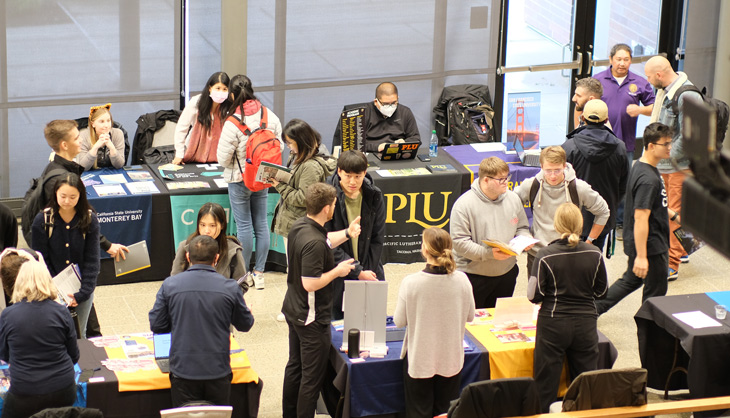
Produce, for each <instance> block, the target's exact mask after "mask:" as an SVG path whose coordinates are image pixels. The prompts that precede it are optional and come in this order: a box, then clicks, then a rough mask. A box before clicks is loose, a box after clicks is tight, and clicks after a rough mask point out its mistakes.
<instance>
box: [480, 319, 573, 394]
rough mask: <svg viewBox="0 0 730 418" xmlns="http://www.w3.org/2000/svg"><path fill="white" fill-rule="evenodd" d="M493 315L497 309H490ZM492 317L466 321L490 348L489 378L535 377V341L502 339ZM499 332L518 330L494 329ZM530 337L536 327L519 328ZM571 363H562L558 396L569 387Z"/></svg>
mask: <svg viewBox="0 0 730 418" xmlns="http://www.w3.org/2000/svg"><path fill="white" fill-rule="evenodd" d="M487 312H489V313H490V314H491V315H492V316H491V317H490V318H494V309H487ZM492 328H493V324H492V321H490V320H489V319H478V320H477V321H475V322H474V323H472V324H467V325H466V329H467V331H469V333H471V335H472V336H473V337H474V339H476V340H477V341H479V343H480V344H481V345H483V346H484V348H486V349H487V351H488V352H489V373H490V379H502V378H508V377H532V373H533V353H534V351H535V343H534V342H514V343H503V342H501V341H499V340H498V339H497V337H496V336H495V333H494V332H492V331H491V329H492ZM495 332H496V333H497V334H508V333H510V332H515V331H495ZM518 332H523V333H524V334H525V335H527V336H528V337H532V338H533V339H534V337H535V330H534V329H532V330H525V331H518ZM568 384H569V382H568V366H567V363H565V364H564V365H563V374H562V375H561V376H560V389H559V390H558V396H563V395H564V394H565V391H566V390H567V389H568Z"/></svg>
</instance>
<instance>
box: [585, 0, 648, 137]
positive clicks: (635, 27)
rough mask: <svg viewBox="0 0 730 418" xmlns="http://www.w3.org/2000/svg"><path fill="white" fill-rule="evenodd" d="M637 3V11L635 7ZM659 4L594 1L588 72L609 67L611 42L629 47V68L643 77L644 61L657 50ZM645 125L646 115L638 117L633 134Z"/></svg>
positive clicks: (622, 55)
mask: <svg viewBox="0 0 730 418" xmlns="http://www.w3.org/2000/svg"><path fill="white" fill-rule="evenodd" d="M637 6H638V7H640V8H641V10H637ZM661 7H662V2H661V0H647V1H644V2H641V3H637V2H634V1H632V2H629V0H598V1H597V3H596V19H595V21H596V25H595V35H594V41H593V44H594V48H593V51H594V53H593V61H591V62H590V63H589V65H590V68H591V73H592V75H594V76H595V75H596V74H598V73H600V72H602V71H604V70H606V69H607V68H609V67H610V65H611V59H610V51H611V49H612V48H613V47H614V45H617V44H625V45H627V46H629V47H630V48H631V56H630V64H631V65H630V67H629V71H630V72H631V73H633V75H636V76H639V77H641V78H646V76H645V75H644V63H645V62H646V61H648V60H649V58H651V57H653V56H654V55H656V54H657V51H658V49H659V48H658V45H659V26H660V16H661ZM618 28H620V29H621V30H617V29H618ZM619 57H623V58H622V59H624V58H625V54H621V53H620V52H619V53H617V56H616V57H614V59H615V60H616V59H618V58H619ZM614 75H619V76H620V75H622V74H614ZM629 87H631V86H629ZM604 93H605V92H604ZM648 124H649V116H647V115H639V116H638V120H637V126H636V136H637V137H640V136H642V133H643V132H644V128H645V127H646V125H648ZM617 135H619V134H618V133H617Z"/></svg>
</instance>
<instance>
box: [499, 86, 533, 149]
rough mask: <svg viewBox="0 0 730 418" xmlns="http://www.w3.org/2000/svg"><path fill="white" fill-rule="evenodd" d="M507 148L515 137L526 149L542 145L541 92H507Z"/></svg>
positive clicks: (511, 146) (510, 147)
mask: <svg viewBox="0 0 730 418" xmlns="http://www.w3.org/2000/svg"><path fill="white" fill-rule="evenodd" d="M507 112H508V113H507V144H506V145H507V149H509V150H511V149H513V147H514V146H513V145H512V144H513V143H514V141H515V138H517V139H519V140H520V142H521V143H522V146H523V147H524V148H525V149H538V148H539V147H540V92H539V91H534V92H526V93H507Z"/></svg>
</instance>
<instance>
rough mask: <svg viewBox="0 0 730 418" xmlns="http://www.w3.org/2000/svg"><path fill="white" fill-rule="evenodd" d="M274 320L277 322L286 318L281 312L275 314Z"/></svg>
mask: <svg viewBox="0 0 730 418" xmlns="http://www.w3.org/2000/svg"><path fill="white" fill-rule="evenodd" d="M276 320H277V321H279V322H284V321H286V318H285V317H284V314H283V313H279V315H276Z"/></svg>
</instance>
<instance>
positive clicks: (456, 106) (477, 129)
mask: <svg viewBox="0 0 730 418" xmlns="http://www.w3.org/2000/svg"><path fill="white" fill-rule="evenodd" d="M448 114H449V133H450V137H451V143H452V144H453V145H464V144H473V143H475V142H495V140H496V139H495V135H494V110H493V109H492V106H490V105H488V104H485V103H482V102H461V101H452V102H451V103H449V107H448Z"/></svg>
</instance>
